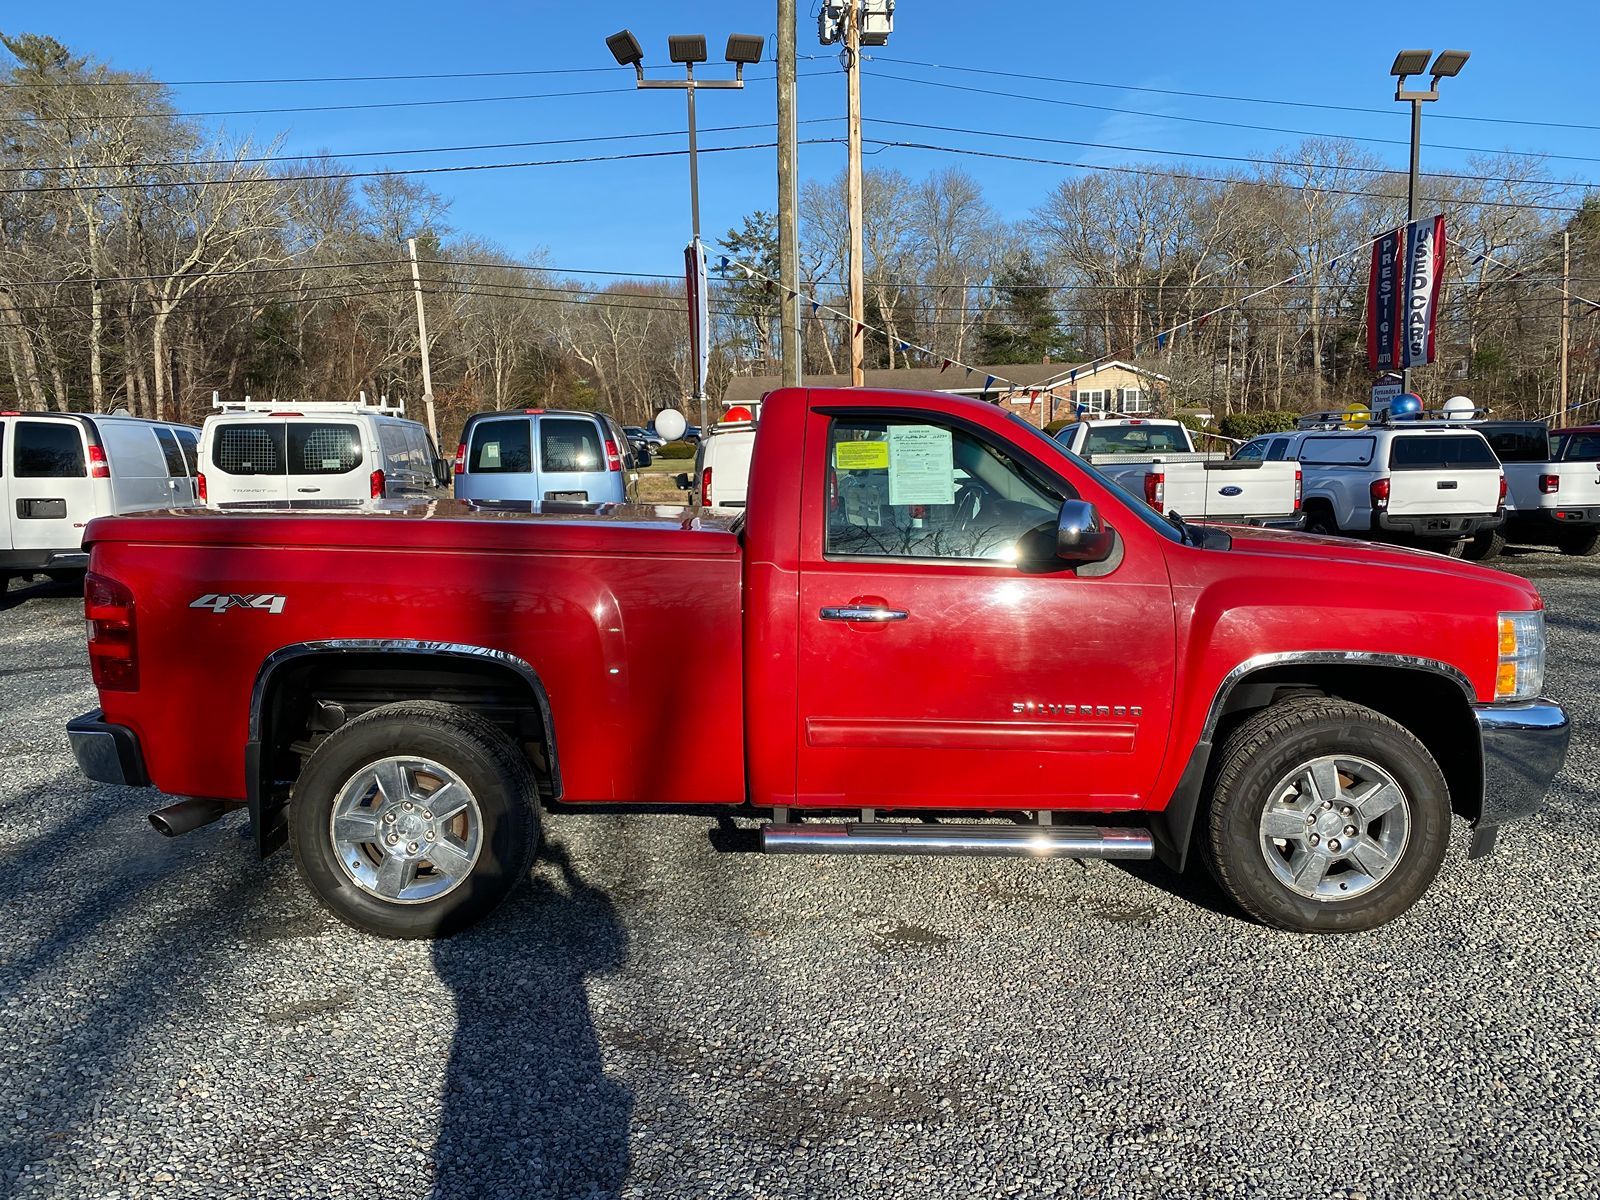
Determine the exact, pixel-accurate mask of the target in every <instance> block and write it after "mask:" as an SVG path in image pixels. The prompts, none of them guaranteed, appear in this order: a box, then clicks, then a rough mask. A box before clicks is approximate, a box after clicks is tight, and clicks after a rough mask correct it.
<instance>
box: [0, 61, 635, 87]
mask: <svg viewBox="0 0 1600 1200" xmlns="http://www.w3.org/2000/svg"><path fill="white" fill-rule="evenodd" d="M616 69H617V68H616V67H614V66H613V67H551V68H545V69H541V70H530V71H455V72H450V73H447V74H439V75H301V76H292V77H288V78H278V79H37V80H30V81H28V82H25V83H0V87H4V88H97V87H212V86H215V85H218V84H267V83H378V82H383V83H388V82H410V81H415V80H423V79H504V78H509V77H512V76H523V75H597V74H599V73H600V72H602V71H604V72H606V73H608V74H614V73H615V72H616Z"/></svg>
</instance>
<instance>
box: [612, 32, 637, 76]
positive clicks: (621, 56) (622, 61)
mask: <svg viewBox="0 0 1600 1200" xmlns="http://www.w3.org/2000/svg"><path fill="white" fill-rule="evenodd" d="M606 48H607V49H608V50H610V51H611V57H612V58H614V59H616V60H617V65H618V66H619V67H637V66H638V65H639V64H640V63H642V62H644V50H643V49H642V48H641V47H640V45H639V39H638V38H636V37H634V36H633V31H632V30H629V29H622V30H619V31H617V32H616V33H613V34H612V35H611V36H610V37H608V38H607V39H606Z"/></svg>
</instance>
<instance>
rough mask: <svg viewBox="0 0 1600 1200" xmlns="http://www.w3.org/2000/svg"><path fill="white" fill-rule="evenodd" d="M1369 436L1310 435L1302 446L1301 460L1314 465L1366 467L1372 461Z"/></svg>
mask: <svg viewBox="0 0 1600 1200" xmlns="http://www.w3.org/2000/svg"><path fill="white" fill-rule="evenodd" d="M1374 445H1375V442H1374V439H1372V438H1369V437H1354V438H1353V437H1309V438H1307V439H1306V440H1305V445H1303V446H1301V447H1300V461H1301V462H1303V463H1307V464H1310V465H1313V466H1320V465H1325V466H1330V467H1335V466H1337V467H1364V466H1366V465H1367V464H1368V463H1370V462H1371V461H1372V451H1373V448H1374Z"/></svg>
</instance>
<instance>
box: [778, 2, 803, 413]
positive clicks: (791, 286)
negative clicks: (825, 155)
mask: <svg viewBox="0 0 1600 1200" xmlns="http://www.w3.org/2000/svg"><path fill="white" fill-rule="evenodd" d="M796 21H797V17H796V13H795V0H778V281H779V283H780V284H782V286H783V296H782V304H783V308H782V310H781V311H782V314H783V319H782V334H781V337H780V341H781V349H782V353H783V386H784V387H796V386H798V385H799V383H800V378H801V371H802V367H803V363H802V361H801V360H802V358H803V356H804V353H805V340H804V338H803V337H802V335H801V330H800V225H799V204H798V196H799V186H800V185H799V177H800V162H799V134H798V133H797V129H798V126H797V124H796V117H795V92H794V75H795V56H796V47H795V39H796V38H797V37H798V36H799V35H798V33H797V30H796Z"/></svg>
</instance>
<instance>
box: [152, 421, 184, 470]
mask: <svg viewBox="0 0 1600 1200" xmlns="http://www.w3.org/2000/svg"><path fill="white" fill-rule="evenodd" d="M155 433H156V441H158V442H160V443H161V457H162V458H164V459H166V461H167V474H168V475H173V476H176V477H178V478H179V479H182V478H183V477H184V476H186V475H188V474H189V464H188V463H186V462H184V460H183V450H182V449H181V448H180V447H179V446H178V439H177V437H176V436H174V434H173V432H172V430H170V429H160V428H158V429H157V430H156V431H155Z"/></svg>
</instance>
